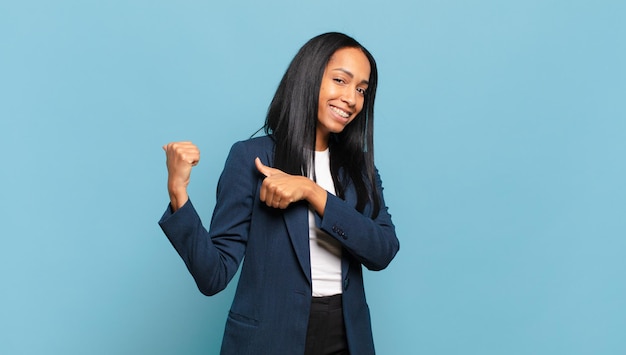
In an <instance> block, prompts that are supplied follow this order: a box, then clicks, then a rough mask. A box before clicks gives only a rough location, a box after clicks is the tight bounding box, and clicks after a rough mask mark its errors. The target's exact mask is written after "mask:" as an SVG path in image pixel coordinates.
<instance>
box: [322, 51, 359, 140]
mask: <svg viewBox="0 0 626 355" xmlns="http://www.w3.org/2000/svg"><path fill="white" fill-rule="evenodd" d="M369 77H370V63H369V60H368V59H367V57H366V56H365V54H364V53H363V52H362V51H361V50H360V49H358V48H341V49H338V50H337V51H336V52H335V53H334V54H333V56H332V57H330V60H329V61H328V64H327V65H326V69H324V75H323V76H322V82H321V85H320V96H319V103H318V108H317V129H316V136H315V150H318V151H321V150H325V149H326V148H328V137H329V136H330V133H340V132H341V131H343V129H344V128H345V127H346V126H347V125H348V124H349V123H350V122H352V120H353V119H354V118H355V117H356V116H357V115H358V114H359V112H361V109H363V102H364V100H365V92H366V91H367V87H368V81H369Z"/></svg>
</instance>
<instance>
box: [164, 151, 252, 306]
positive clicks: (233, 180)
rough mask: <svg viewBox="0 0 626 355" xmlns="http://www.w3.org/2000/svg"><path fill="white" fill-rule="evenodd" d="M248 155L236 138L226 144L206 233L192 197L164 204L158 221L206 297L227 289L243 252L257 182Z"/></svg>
mask: <svg viewBox="0 0 626 355" xmlns="http://www.w3.org/2000/svg"><path fill="white" fill-rule="evenodd" d="M247 155H248V154H247V152H246V148H245V146H244V145H243V144H242V143H241V142H238V143H235V144H234V145H233V147H232V148H231V150H230V153H229V155H228V158H227V159H226V163H225V166H224V170H223V172H222V174H221V176H220V179H219V181H218V185H217V198H216V205H215V209H214V211H213V216H212V219H211V225H210V228H209V230H208V231H207V230H206V229H205V227H204V226H203V224H202V221H201V219H200V217H199V216H198V214H197V213H196V210H195V209H194V207H193V204H192V203H191V201H187V203H186V204H185V205H184V206H183V207H181V208H180V209H178V210H177V211H176V212H174V213H172V212H171V207H170V206H168V208H167V210H166V211H165V213H164V215H163V217H162V218H161V220H160V221H159V225H160V226H161V229H162V230H163V232H164V233H165V235H166V236H167V238H168V239H169V240H170V242H171V243H172V245H173V246H174V248H175V249H176V251H177V252H178V254H179V255H180V256H181V258H182V259H183V261H184V262H185V265H186V266H187V269H189V272H190V273H191V275H192V276H193V278H194V280H195V281H196V284H197V286H198V289H199V290H200V292H202V293H203V294H205V295H207V296H211V295H214V294H216V293H218V292H220V291H222V290H223V289H224V288H226V286H227V285H228V282H230V280H231V279H232V278H233V276H234V275H235V273H236V272H237V269H238V268H239V264H240V262H241V260H242V259H243V256H244V254H245V249H246V242H247V240H248V234H249V228H250V218H251V213H252V205H253V203H254V196H255V190H256V185H257V180H258V176H257V174H256V170H254V161H253V160H252V159H253V158H252V159H247V158H248V157H247ZM247 160H250V161H247Z"/></svg>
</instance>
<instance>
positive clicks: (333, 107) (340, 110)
mask: <svg viewBox="0 0 626 355" xmlns="http://www.w3.org/2000/svg"><path fill="white" fill-rule="evenodd" d="M330 108H331V110H333V111H335V112H336V113H337V114H338V115H339V116H341V117H343V118H348V117H350V114H349V113H347V112H346V111H344V110H342V109H340V108H337V107H335V106H331V107H330Z"/></svg>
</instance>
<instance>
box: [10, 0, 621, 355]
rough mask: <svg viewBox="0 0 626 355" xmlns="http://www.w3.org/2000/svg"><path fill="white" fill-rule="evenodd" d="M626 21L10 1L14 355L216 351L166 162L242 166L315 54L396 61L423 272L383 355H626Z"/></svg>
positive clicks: (397, 162)
mask: <svg viewBox="0 0 626 355" xmlns="http://www.w3.org/2000/svg"><path fill="white" fill-rule="evenodd" d="M625 14H626V5H625V3H624V2H623V1H617V0H616V1H595V2H592V1H586V2H585V1H539V0H530V1H518V2H501V1H488V0H481V1H473V2H467V1H455V0H451V1H432V0H431V1H421V0H420V1H408V0H406V1H395V2H394V1H367V0H366V1H359V2H341V1H340V2H337V1H330V0H320V1H309V2H293V1H270V2H262V1H242V2H218V3H216V2H213V1H101V2H97V1H78V0H76V1H70V0H60V1H38V0H33V1H28V0H26V1H20V2H17V1H4V2H2V3H1V4H0V151H1V152H2V159H1V161H0V164H1V170H0V182H1V185H0V186H1V188H0V230H1V232H0V233H1V239H0V241H1V244H0V281H1V288H0V353H2V354H143V353H145V354H207V353H208V354H214V353H216V352H217V349H218V348H219V343H220V339H221V333H222V330H223V325H224V321H225V317H226V313H227V310H228V307H229V304H230V301H231V299H232V295H233V289H234V287H233V286H234V284H231V286H230V287H229V288H228V289H227V290H226V291H225V292H224V293H222V294H220V295H218V296H216V297H213V298H206V297H204V296H202V295H201V294H200V293H199V292H198V291H197V290H196V288H195V286H194V283H193V280H192V279H191V277H190V276H189V275H188V273H187V271H186V269H185V267H184V264H183V263H182V261H181V260H180V259H179V258H178V256H177V254H176V252H175V251H174V250H173V248H172V247H171V245H170V244H169V242H168V241H167V239H166V238H165V237H164V236H163V235H162V233H161V231H160V229H159V228H158V226H157V224H156V222H157V220H158V219H159V217H160V215H161V213H162V212H163V210H164V209H165V207H166V203H167V199H168V198H167V192H166V188H165V183H166V172H165V165H164V155H163V152H162V150H161V145H162V144H164V143H166V142H168V141H172V140H182V139H186V140H192V141H194V142H196V143H197V144H198V145H199V146H200V148H201V149H202V154H203V155H202V161H201V164H200V165H199V166H198V167H196V168H195V169H194V173H193V180H192V186H191V188H190V189H191V196H192V198H193V199H194V203H195V204H196V207H198V208H199V210H200V211H201V215H202V217H203V218H204V219H205V221H207V222H208V220H209V218H210V215H211V211H212V207H213V203H214V191H215V185H216V180H217V177H218V175H219V173H220V171H221V168H222V166H223V162H224V159H225V157H226V154H227V151H228V149H229V148H230V145H231V144H232V143H233V142H234V141H236V140H241V139H245V138H247V137H248V136H249V135H250V134H252V133H253V132H254V131H256V129H257V128H259V127H260V126H261V124H262V122H263V119H264V114H265V111H266V108H267V106H268V104H269V100H270V99H271V97H272V95H273V92H274V89H275V88H276V85H277V84H278V81H279V79H280V77H281V75H282V73H283V71H284V70H285V68H286V66H287V64H288V62H289V60H290V59H291V58H292V56H293V55H294V54H295V52H296V50H297V49H298V48H299V47H300V46H301V45H302V44H303V43H304V42H305V41H306V40H307V39H309V38H310V37H312V36H314V35H316V34H319V33H321V32H325V31H330V30H338V31H343V32H346V33H349V34H351V35H353V36H355V37H356V38H357V39H358V40H360V41H361V42H362V43H363V44H364V45H365V46H366V47H368V48H369V49H370V50H371V51H372V52H373V53H374V55H375V56H376V58H377V60H378V62H379V66H380V76H381V83H380V88H379V100H378V102H377V107H376V112H377V123H376V129H377V132H376V134H377V135H376V144H377V146H376V158H377V164H378V166H379V168H380V170H381V173H382V177H383V180H384V183H385V187H386V189H385V193H386V199H387V202H388V204H389V205H390V210H391V212H392V214H393V216H394V221H395V223H396V225H397V230H398V234H399V237H400V240H401V251H400V253H399V254H398V256H397V258H396V260H395V261H394V262H393V263H392V265H391V266H390V267H389V268H388V269H387V270H385V271H382V272H379V273H371V272H368V273H367V275H366V278H367V280H366V282H367V287H368V296H369V301H370V306H371V309H372V317H373V321H374V332H375V341H376V344H377V348H378V350H379V353H381V354H384V355H386V354H429V355H434V354H481V355H485V354H494V355H496V354H509V355H510V354H624V353H626V337H624V329H626V302H625V301H624V300H626V283H625V282H624V275H625V274H626V258H625V257H624V254H625V252H626V238H625V237H626V186H625V182H626V160H625V156H626V65H625V64H624V63H626V45H625V43H626V42H625V40H624V39H625V38H626V25H624V15H625Z"/></svg>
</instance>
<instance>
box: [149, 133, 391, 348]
mask: <svg viewBox="0 0 626 355" xmlns="http://www.w3.org/2000/svg"><path fill="white" fill-rule="evenodd" d="M273 149H274V142H273V140H272V139H271V138H270V137H268V136H265V137H258V138H253V139H250V140H247V141H243V142H238V143H235V144H234V145H233V147H232V148H231V151H230V153H229V155H228V158H227V160H226V163H225V167H224V170H223V172H222V174H221V176H220V180H219V182H218V188H217V200H216V206H215V210H214V212H213V216H212V218H211V223H210V226H209V228H208V230H207V229H206V228H205V227H204V226H203V223H202V221H201V220H200V217H199V216H198V214H197V213H196V211H195V209H194V207H193V204H192V203H191V201H188V202H187V203H186V204H185V205H184V206H183V207H182V208H180V209H179V210H177V211H176V212H175V213H172V212H171V209H170V208H169V207H168V209H167V210H166V212H165V213H164V215H163V216H162V218H161V220H160V221H159V225H160V226H161V228H162V230H163V231H164V233H165V234H166V236H167V237H168V238H169V240H170V241H171V243H172V245H173V246H174V248H175V249H176V251H177V252H178V254H179V255H180V256H181V258H182V259H183V260H184V262H185V264H186V266H187V268H188V269H189V272H190V273H191V275H192V276H193V278H194V280H195V282H196V284H197V286H198V288H199V290H200V291H201V292H202V293H203V294H205V295H213V294H216V293H217V292H220V291H221V290H223V289H224V288H225V287H226V286H227V284H228V282H229V281H230V280H231V279H232V277H233V276H234V275H235V273H236V271H237V269H238V267H239V265H240V263H241V262H242V260H243V264H242V269H241V275H240V278H239V283H238V285H237V290H236V294H235V297H234V300H233V303H232V306H231V309H230V311H229V314H228V318H227V322H226V327H225V330H224V337H223V340H222V349H221V353H222V354H237V355H241V354H302V353H303V352H304V346H305V340H306V331H307V324H308V317H309V310H310V305H311V266H310V257H309V231H308V222H307V219H308V206H307V203H305V202H298V203H294V204H292V205H290V206H289V207H288V208H287V209H285V210H279V209H274V208H270V207H268V206H266V205H265V203H263V202H261V201H260V200H259V188H260V186H261V182H262V181H263V176H262V175H261V174H260V173H259V172H258V171H257V169H256V167H255V165H254V159H255V158H256V157H259V158H260V159H261V161H262V162H263V164H265V165H267V166H272V160H273V159H272V158H273ZM377 188H378V189H379V192H380V195H381V197H382V183H381V181H380V178H379V177H378V175H377ZM381 202H382V203H381V208H380V211H379V213H378V216H377V218H376V219H371V218H370V217H369V216H370V215H371V212H372V211H371V208H372V207H371V205H368V206H367V207H366V208H365V211H364V213H360V212H358V211H357V210H356V209H355V208H354V206H355V205H356V191H355V189H354V187H353V186H352V185H351V184H349V183H348V184H347V188H346V193H345V200H342V199H340V198H338V197H336V196H334V195H332V194H330V193H329V194H328V199H327V203H326V207H325V212H324V216H323V217H319V216H316V223H317V224H318V227H319V228H321V229H322V230H323V231H325V232H326V233H328V234H329V235H331V236H332V237H334V238H335V239H336V240H338V241H339V242H340V244H341V245H342V249H343V253H342V279H343V297H342V298H343V312H344V319H345V327H346V335H347V340H348V346H349V348H350V353H351V354H357V355H368V354H374V353H375V351H374V343H373V338H372V331H371V323H370V314H369V308H368V305H367V302H366V300H365V291H364V287H363V276H362V266H365V267H367V268H368V269H370V270H381V269H384V268H385V267H386V266H387V265H388V264H389V263H390V262H391V260H392V259H393V258H394V256H395V255H396V253H397V252H398V249H399V242H398V239H397V237H396V234H395V228H394V225H393V223H392V221H391V215H390V214H389V213H388V211H387V207H386V205H385V202H384V199H382V201H381Z"/></svg>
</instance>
